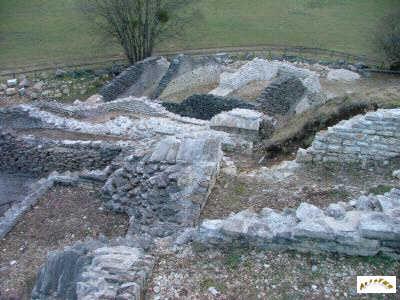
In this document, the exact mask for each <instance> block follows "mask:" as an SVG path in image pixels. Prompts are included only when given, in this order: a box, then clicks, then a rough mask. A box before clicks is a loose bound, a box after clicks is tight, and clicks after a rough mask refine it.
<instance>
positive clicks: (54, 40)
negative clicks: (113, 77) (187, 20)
mask: <svg viewBox="0 0 400 300" xmlns="http://www.w3.org/2000/svg"><path fill="white" fill-rule="evenodd" d="M80 1H81V0H0V69H6V68H14V67H15V66H23V65H34V64H40V63H42V62H47V63H48V62H50V63H53V62H59V63H68V62H73V61H85V60H91V59H93V58H94V57H109V56H112V55H117V54H120V53H121V50H120V49H119V48H118V47H116V46H115V45H112V44H111V43H110V42H107V41H105V40H104V39H103V38H101V36H100V35H98V34H96V33H95V28H94V27H93V26H92V25H93V22H91V20H88V19H87V18H85V17H84V16H83V15H82V14H81V12H80V10H79V5H80ZM198 5H199V7H201V11H202V15H203V16H204V18H203V19H202V20H201V21H200V22H196V21H194V23H193V24H190V25H189V26H188V28H189V30H187V32H185V33H184V34H183V35H182V37H181V38H179V39H176V40H170V41H168V42H164V44H162V45H159V46H158V48H157V49H158V50H180V49H197V48H209V47H212V48H217V47H225V46H253V45H260V44H273V45H285V46H286V45H287V46H306V47H318V48H323V49H329V50H338V51H344V52H348V53H352V54H357V55H360V54H365V55H368V56H371V57H377V56H378V55H379V54H378V53H376V51H375V50H374V47H373V46H372V36H373V31H374V28H375V27H376V24H377V22H378V20H379V18H381V17H382V16H384V15H385V14H386V13H388V12H390V11H391V10H392V9H393V8H395V7H397V6H398V5H399V2H398V0H248V1H245V0H199V4H198Z"/></svg>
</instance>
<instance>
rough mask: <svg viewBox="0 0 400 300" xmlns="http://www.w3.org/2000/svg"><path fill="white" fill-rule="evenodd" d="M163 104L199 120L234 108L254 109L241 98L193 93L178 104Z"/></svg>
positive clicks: (207, 118) (170, 109)
mask: <svg viewBox="0 0 400 300" xmlns="http://www.w3.org/2000/svg"><path fill="white" fill-rule="evenodd" d="M163 106H164V107H165V108H166V109H168V110H169V111H171V112H173V113H176V114H179V115H181V116H184V117H190V118H196V119H201V120H210V119H211V118H212V117H213V116H215V115H217V114H219V113H221V112H223V111H230V110H232V109H234V108H246V109H254V106H253V105H251V104H249V103H246V102H243V101H241V100H238V99H234V98H225V97H219V96H214V95H193V96H190V97H189V98H187V99H185V100H184V101H183V102H182V103H180V104H177V103H169V102H164V103H163Z"/></svg>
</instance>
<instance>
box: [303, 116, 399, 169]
mask: <svg viewBox="0 0 400 300" xmlns="http://www.w3.org/2000/svg"><path fill="white" fill-rule="evenodd" d="M399 157H400V109H380V110H378V111H376V112H369V113H367V114H365V115H359V116H356V117H354V118H352V119H350V120H346V121H342V122H340V123H338V124H337V125H335V126H333V127H329V128H328V130H326V131H321V132H319V133H318V134H317V135H316V137H315V139H314V142H313V143H312V145H311V147H310V148H308V149H307V150H304V149H301V150H299V152H298V155H297V160H298V161H299V162H310V161H312V162H335V163H336V162H346V163H379V162H381V163H382V162H385V161H388V160H391V159H396V158H399Z"/></svg>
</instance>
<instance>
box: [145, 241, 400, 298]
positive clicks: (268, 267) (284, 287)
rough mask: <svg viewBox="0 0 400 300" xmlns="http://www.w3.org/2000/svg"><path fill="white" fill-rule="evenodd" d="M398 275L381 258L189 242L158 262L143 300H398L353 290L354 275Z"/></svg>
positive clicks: (395, 266) (399, 266)
mask: <svg viewBox="0 0 400 300" xmlns="http://www.w3.org/2000/svg"><path fill="white" fill-rule="evenodd" d="M399 274H400V262H398V261H397V262H396V261H393V260H391V259H388V258H384V257H374V258H362V257H345V256H336V255H310V254H298V253H295V252H279V253H278V252H265V251H256V250H251V249H243V248H232V249H224V250H210V249H201V247H200V246H196V245H193V246H192V247H191V246H188V247H187V248H184V249H182V250H180V251H179V252H178V253H176V254H168V255H164V256H163V257H162V258H161V259H160V260H159V261H158V264H157V265H156V267H155V270H154V273H153V278H152V279H151V281H150V284H149V288H148V291H147V294H146V299H232V300H233V299H235V300H236V299H246V300H247V299H400V294H399V293H398V294H396V295H388V296H385V297H376V298H371V297H365V296H364V297H361V296H359V295H357V293H356V276H357V275H359V276H364V275H387V276H393V275H397V276H398V275H399ZM398 289H399V287H398Z"/></svg>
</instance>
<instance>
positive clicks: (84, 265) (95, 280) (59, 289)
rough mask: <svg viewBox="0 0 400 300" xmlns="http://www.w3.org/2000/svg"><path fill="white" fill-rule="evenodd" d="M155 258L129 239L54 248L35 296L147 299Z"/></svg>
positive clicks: (39, 278) (41, 297)
mask: <svg viewBox="0 0 400 300" xmlns="http://www.w3.org/2000/svg"><path fill="white" fill-rule="evenodd" d="M154 262H155V259H154V257H153V256H151V255H147V254H146V253H145V252H144V251H143V250H142V249H140V248H136V247H135V246H134V245H132V243H129V242H128V241H126V240H123V239H121V240H116V241H110V242H106V241H104V242H100V241H88V242H85V243H77V244H75V245H74V246H71V247H67V248H65V249H64V250H63V251H58V252H52V253H50V254H49V256H48V260H47V262H46V264H45V265H44V266H43V268H42V269H41V270H40V272H39V274H38V279H37V281H36V285H35V287H34V290H33V292H32V299H35V300H42V299H43V300H44V299H63V300H74V299H120V300H140V299H143V297H142V295H143V293H144V289H145V284H146V281H147V279H148V277H149V276H150V274H151V272H152V269H153V266H154Z"/></svg>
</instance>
